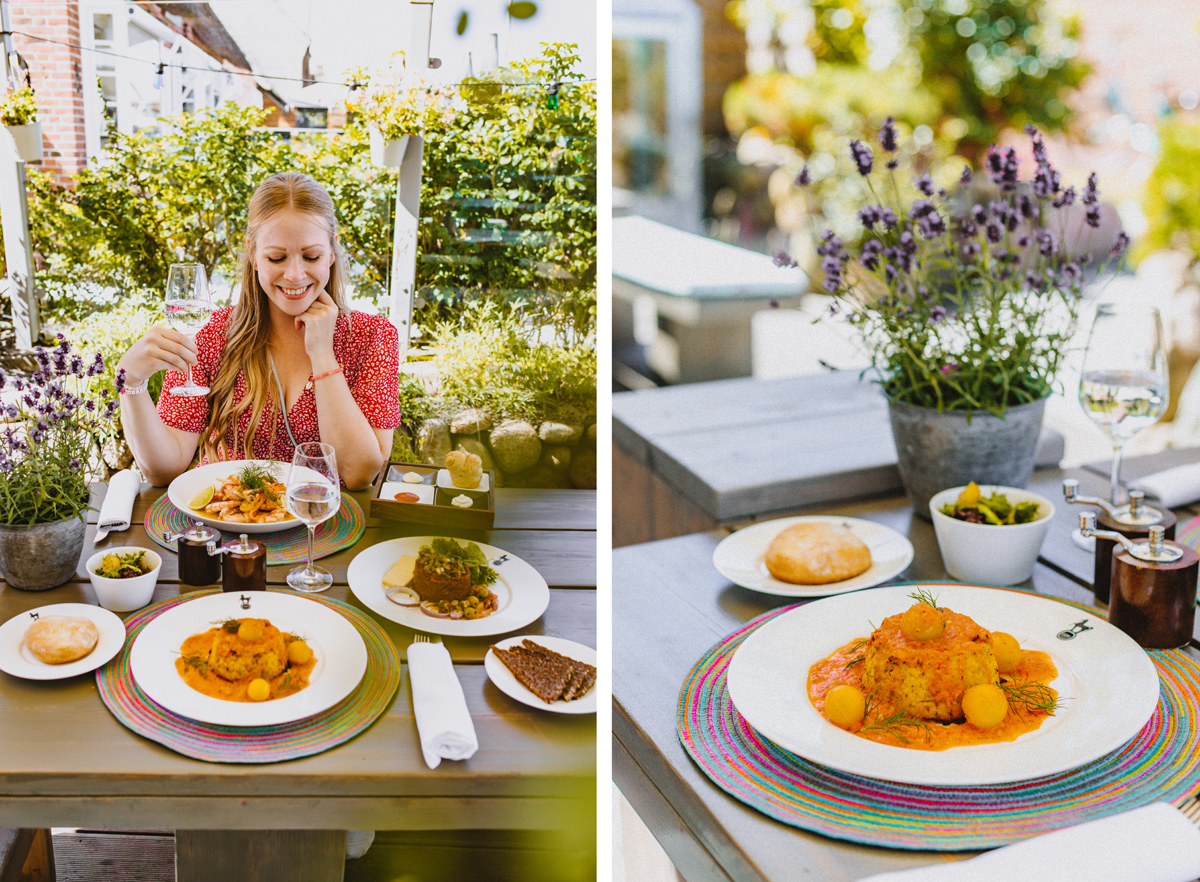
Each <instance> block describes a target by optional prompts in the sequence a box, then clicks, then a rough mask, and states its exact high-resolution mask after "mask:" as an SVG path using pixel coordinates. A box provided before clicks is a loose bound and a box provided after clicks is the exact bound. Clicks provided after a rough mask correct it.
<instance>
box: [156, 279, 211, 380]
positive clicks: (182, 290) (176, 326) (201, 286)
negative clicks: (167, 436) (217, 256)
mask: <svg viewBox="0 0 1200 882" xmlns="http://www.w3.org/2000/svg"><path fill="white" fill-rule="evenodd" d="M163 308H164V311H165V312H166V314H167V324H169V325H170V326H171V328H172V330H175V331H178V332H179V333H181V334H195V333H196V332H197V331H199V330H200V329H201V328H203V327H204V325H205V324H206V323H207V322H208V317H209V316H210V315H212V311H213V306H212V294H211V292H210V291H209V288H208V276H207V275H206V274H205V272H204V267H203V266H201V265H200V264H198V263H173V264H171V268H170V270H168V272H167V295H166V300H165V301H164V303H163ZM171 394H172V395H184V396H191V397H196V396H200V395H207V394H208V387H207V386H197V385H196V384H195V383H193V382H192V366H191V365H190V364H189V365H188V369H187V380H186V381H185V382H184V383H183V384H182V385H179V386H174V387H172V388H171Z"/></svg>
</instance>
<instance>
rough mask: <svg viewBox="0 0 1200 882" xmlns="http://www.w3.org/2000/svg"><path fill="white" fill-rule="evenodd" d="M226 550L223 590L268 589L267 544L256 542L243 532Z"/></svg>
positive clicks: (238, 591) (236, 591) (237, 591)
mask: <svg viewBox="0 0 1200 882" xmlns="http://www.w3.org/2000/svg"><path fill="white" fill-rule="evenodd" d="M221 550H222V551H223V552H225V578H224V581H223V583H222V586H221V590H222V591H227V592H228V591H232V592H234V593H240V592H242V591H266V590H267V546H266V545H264V544H263V543H262V542H255V541H252V540H251V539H250V537H249V536H247V535H246V534H245V533H242V534H241V536H240V537H239V538H238V541H237V542H236V543H230V544H229V545H226V546H225V547H224V548H223V549H221Z"/></svg>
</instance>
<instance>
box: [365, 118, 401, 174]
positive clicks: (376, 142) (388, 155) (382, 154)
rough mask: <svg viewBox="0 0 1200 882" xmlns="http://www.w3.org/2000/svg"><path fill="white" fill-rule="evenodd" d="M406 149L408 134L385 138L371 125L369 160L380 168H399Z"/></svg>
mask: <svg viewBox="0 0 1200 882" xmlns="http://www.w3.org/2000/svg"><path fill="white" fill-rule="evenodd" d="M407 149H408V135H401V136H400V137H399V138H385V137H383V133H382V132H381V131H379V129H377V128H375V127H374V126H371V162H373V163H375V164H376V165H378V166H380V167H382V168H399V167H400V163H401V162H403V161H404V151H405V150H407Z"/></svg>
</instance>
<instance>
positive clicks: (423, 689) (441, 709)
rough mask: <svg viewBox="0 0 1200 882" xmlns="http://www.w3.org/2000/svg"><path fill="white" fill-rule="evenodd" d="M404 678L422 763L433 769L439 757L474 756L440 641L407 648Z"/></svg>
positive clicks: (470, 729) (461, 700) (467, 720)
mask: <svg viewBox="0 0 1200 882" xmlns="http://www.w3.org/2000/svg"><path fill="white" fill-rule="evenodd" d="M408 679H409V684H410V685H411V687H412V697H413V713H414V714H416V717H417V734H418V735H419V736H420V739H421V752H422V753H423V754H424V755H425V764H426V765H427V766H429V768H431V769H436V768H437V767H438V766H439V765H441V762H442V760H443V759H451V760H464V759H470V758H471V757H472V756H474V755H475V751H477V750H478V749H479V740H478V739H477V738H476V737H475V725H474V724H473V723H472V722H471V715H470V713H468V712H467V699H466V698H465V697H464V696H463V691H462V684H461V683H459V682H458V677H457V676H455V674H454V662H452V661H451V660H450V653H449V652H447V651H446V647H445V646H443V645H442V644H440V643H414V644H412V645H411V646H410V647H408Z"/></svg>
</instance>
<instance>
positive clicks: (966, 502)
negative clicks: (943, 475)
mask: <svg viewBox="0 0 1200 882" xmlns="http://www.w3.org/2000/svg"><path fill="white" fill-rule="evenodd" d="M1039 513H1040V506H1039V505H1038V504H1037V503H1036V502H1018V503H1017V504H1016V505H1013V504H1012V503H1011V502H1009V501H1008V497H1007V496H1005V495H1004V494H1003V493H993V494H992V495H991V496H984V495H983V494H982V492H981V491H980V489H979V485H978V484H976V483H975V482H974V481H972V482H971V483H970V484H968V485H967V486H966V489H964V490H963V492H962V493H960V494H958V499H957V500H956V501H955V502H954V504H953V505H951V504H950V503H946V504H945V505H943V506H942V514H944V515H946V516H948V517H952V518H955V519H957V520H960V521H969V522H970V523H973V524H997V525H1000V526H1003V525H1005V524H1028V523H1029V522H1030V521H1035V520H1037V517H1038V514H1039Z"/></svg>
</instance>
